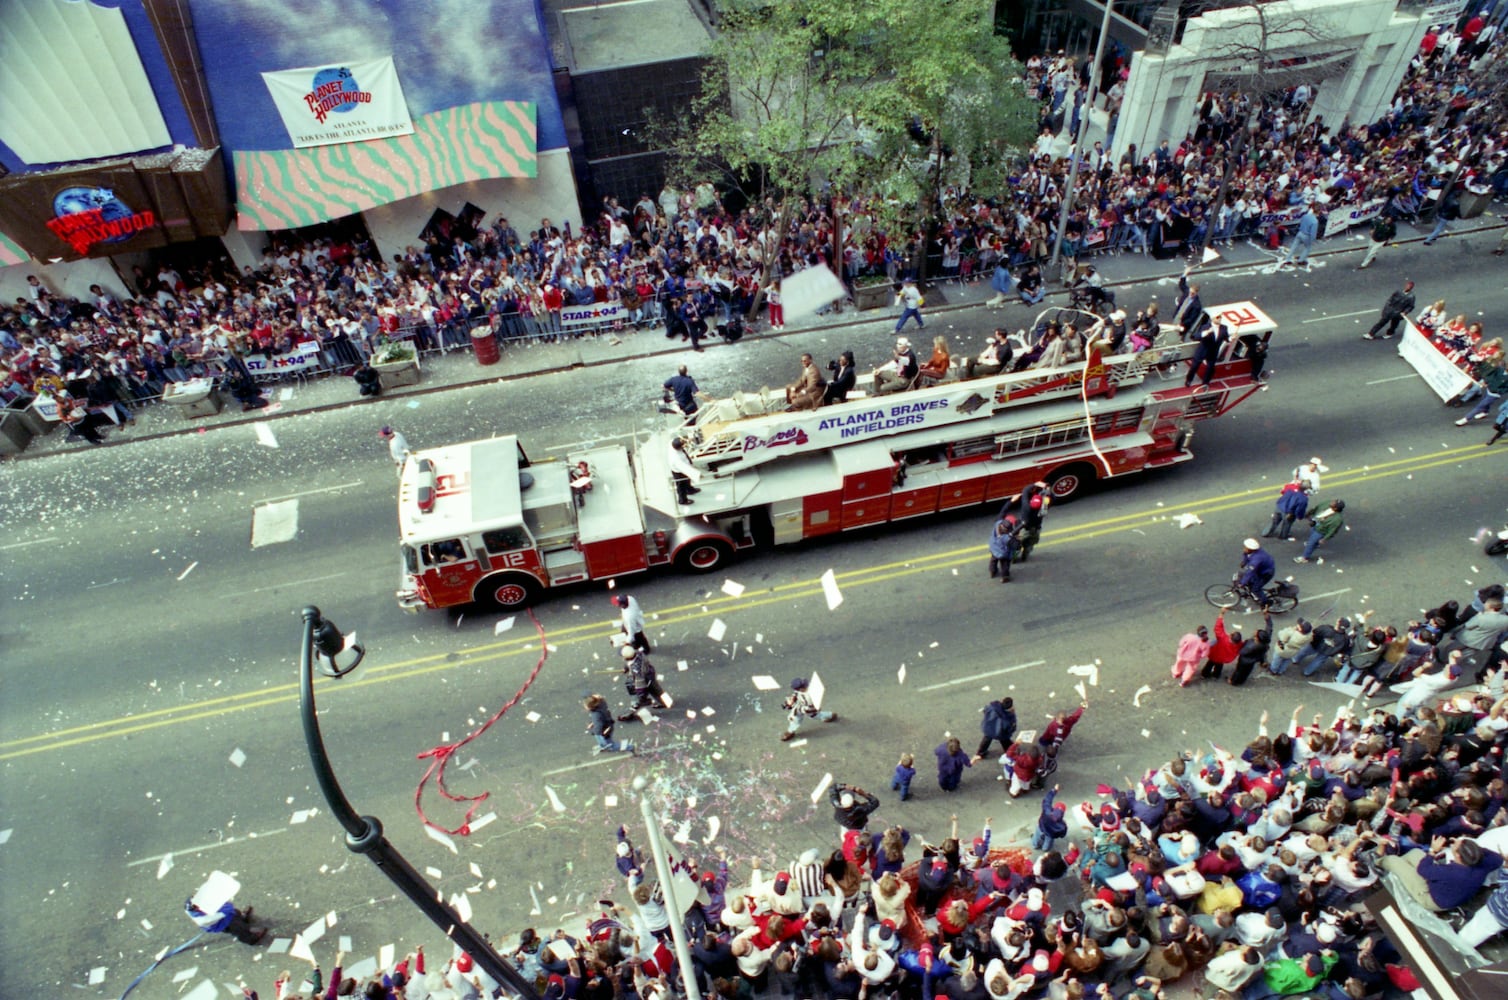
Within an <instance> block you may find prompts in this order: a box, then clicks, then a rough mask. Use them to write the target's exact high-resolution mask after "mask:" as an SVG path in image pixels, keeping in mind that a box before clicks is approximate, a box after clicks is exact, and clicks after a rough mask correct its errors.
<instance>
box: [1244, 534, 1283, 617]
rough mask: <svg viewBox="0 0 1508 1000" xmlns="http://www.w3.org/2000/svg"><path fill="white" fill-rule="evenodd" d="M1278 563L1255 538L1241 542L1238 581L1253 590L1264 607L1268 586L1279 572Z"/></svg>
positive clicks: (1252, 592)
mask: <svg viewBox="0 0 1508 1000" xmlns="http://www.w3.org/2000/svg"><path fill="white" fill-rule="evenodd" d="M1277 571H1278V567H1277V563H1275V562H1273V561H1272V555H1271V554H1270V553H1268V552H1267V551H1266V550H1264V549H1263V548H1262V543H1261V542H1259V541H1257V540H1256V539H1255V538H1248V539H1247V540H1246V541H1244V542H1242V543H1241V569H1240V572H1239V574H1238V575H1237V577H1236V582H1237V583H1238V584H1240V585H1241V586H1243V587H1245V588H1246V589H1247V590H1248V591H1250V592H1251V594H1252V596H1254V597H1255V598H1257V601H1258V603H1260V604H1261V605H1262V607H1263V608H1265V607H1267V595H1266V588H1267V585H1268V584H1269V583H1271V582H1272V578H1273V576H1275V575H1276V574H1277Z"/></svg>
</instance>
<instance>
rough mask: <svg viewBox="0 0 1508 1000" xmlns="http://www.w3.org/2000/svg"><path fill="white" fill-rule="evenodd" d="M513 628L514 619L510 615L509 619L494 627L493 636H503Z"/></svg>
mask: <svg viewBox="0 0 1508 1000" xmlns="http://www.w3.org/2000/svg"><path fill="white" fill-rule="evenodd" d="M512 627H513V618H512V616H511V615H510V616H509V617H507V618H504V619H503V620H502V621H500V622H498V623H497V624H496V625H494V626H492V634H493V635H502V634H503V633H504V632H506V631H508V630H509V629H510V628H512Z"/></svg>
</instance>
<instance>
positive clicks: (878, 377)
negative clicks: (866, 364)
mask: <svg viewBox="0 0 1508 1000" xmlns="http://www.w3.org/2000/svg"><path fill="white" fill-rule="evenodd" d="M919 371H921V365H920V364H919V363H918V362H917V360H916V352H915V351H913V350H912V349H911V341H909V340H907V339H906V338H905V337H897V338H896V339H895V353H894V354H893V355H891V358H890V361H889V363H888V364H885V365H882V366H880V368H878V369H877V370H876V371H875V373H874V391H875V392H877V393H880V394H884V393H889V392H901V391H902V390H905V389H909V388H911V383H912V382H914V381H916V375H917V373H918V372H919Z"/></svg>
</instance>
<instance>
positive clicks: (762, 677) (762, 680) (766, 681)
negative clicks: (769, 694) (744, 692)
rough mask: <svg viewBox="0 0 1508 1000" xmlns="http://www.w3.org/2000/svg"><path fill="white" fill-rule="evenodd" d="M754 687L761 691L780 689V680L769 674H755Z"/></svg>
mask: <svg viewBox="0 0 1508 1000" xmlns="http://www.w3.org/2000/svg"><path fill="white" fill-rule="evenodd" d="M753 681H754V687H755V688H757V689H758V690H760V691H779V690H780V682H779V681H777V680H776V679H775V678H773V677H771V676H770V675H769V674H755V675H754V677H753Z"/></svg>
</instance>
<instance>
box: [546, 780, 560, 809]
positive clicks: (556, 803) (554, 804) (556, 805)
mask: <svg viewBox="0 0 1508 1000" xmlns="http://www.w3.org/2000/svg"><path fill="white" fill-rule="evenodd" d="M545 794H546V795H547V796H549V798H550V808H551V809H554V810H555V811H556V812H558V813H563V812H565V803H564V802H562V801H560V796H559V795H556V794H555V789H553V788H551V787H550V786H549V785H546V786H545Z"/></svg>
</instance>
